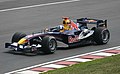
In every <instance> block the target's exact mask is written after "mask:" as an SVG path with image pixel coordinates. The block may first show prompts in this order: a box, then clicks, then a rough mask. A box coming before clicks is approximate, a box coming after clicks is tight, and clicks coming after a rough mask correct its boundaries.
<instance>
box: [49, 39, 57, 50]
mask: <svg viewBox="0 0 120 74" xmlns="http://www.w3.org/2000/svg"><path fill="white" fill-rule="evenodd" d="M49 48H50V49H51V51H54V50H55V48H56V42H55V40H51V41H50V43H49Z"/></svg>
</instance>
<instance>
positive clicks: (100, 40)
mask: <svg viewBox="0 0 120 74" xmlns="http://www.w3.org/2000/svg"><path fill="white" fill-rule="evenodd" d="M93 38H94V41H95V42H96V43H97V44H98V45H102V44H107V43H108V41H109V39H110V32H109V30H108V29H107V28H103V27H98V28H96V29H94V34H93Z"/></svg>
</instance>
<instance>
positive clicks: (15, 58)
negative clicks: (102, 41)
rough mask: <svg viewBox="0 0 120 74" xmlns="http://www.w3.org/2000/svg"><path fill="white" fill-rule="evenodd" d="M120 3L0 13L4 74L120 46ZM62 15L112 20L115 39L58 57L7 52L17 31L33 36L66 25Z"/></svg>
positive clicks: (85, 2) (86, 1) (93, 1)
mask: <svg viewBox="0 0 120 74" xmlns="http://www.w3.org/2000/svg"><path fill="white" fill-rule="evenodd" d="M58 1H63V0H53V1H47V0H41V1H38V0H20V1H18V0H9V2H10V3H11V4H10V3H9V2H7V1H5V2H2V1H1V2H0V5H2V6H0V9H1V10H4V9H10V8H12V7H14V8H15V7H19V6H26V5H33V4H37V5H38V4H45V3H49V2H58ZM119 12H120V0H80V1H77V2H71V3H63V4H54V5H48V6H40V7H33V8H27V9H20V10H12V11H5V12H0V74H3V73H6V72H9V71H13V70H16V69H21V68H24V67H28V66H32V65H36V64H40V63H44V62H48V61H52V60H56V59H60V58H64V57H68V56H73V55H77V54H83V53H87V52H91V51H95V50H101V49H104V48H109V47H113V46H118V45H119V44H120V39H119V37H120V34H119V31H120V25H119V22H120V15H119ZM62 16H69V17H70V18H80V17H91V18H102V19H107V20H108V28H109V30H110V33H111V39H110V41H109V43H108V44H106V45H98V46H95V45H90V46H85V47H80V48H72V49H69V50H63V49H59V50H57V51H56V53H55V54H51V55H37V56H25V55H15V54H10V53H7V51H8V50H9V49H5V48H4V43H5V42H10V39H11V37H12V35H13V33H15V32H25V33H32V32H33V31H40V30H41V29H43V28H47V27H51V26H55V25H59V24H61V23H62V19H61V17H62Z"/></svg>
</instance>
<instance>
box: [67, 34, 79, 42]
mask: <svg viewBox="0 0 120 74" xmlns="http://www.w3.org/2000/svg"><path fill="white" fill-rule="evenodd" d="M78 38H79V36H78V35H75V36H74V37H73V36H68V43H74V42H78V41H79V39H78Z"/></svg>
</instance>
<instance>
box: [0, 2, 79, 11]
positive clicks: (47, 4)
mask: <svg viewBox="0 0 120 74" xmlns="http://www.w3.org/2000/svg"><path fill="white" fill-rule="evenodd" d="M76 1H80V0H69V1H62V2H54V3H46V4H39V5H32V6H25V7H18V8H11V9H4V10H0V12H6V11H13V10H20V9H27V8H33V7H41V6H49V5H55V4H63V3H70V2H76Z"/></svg>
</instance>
